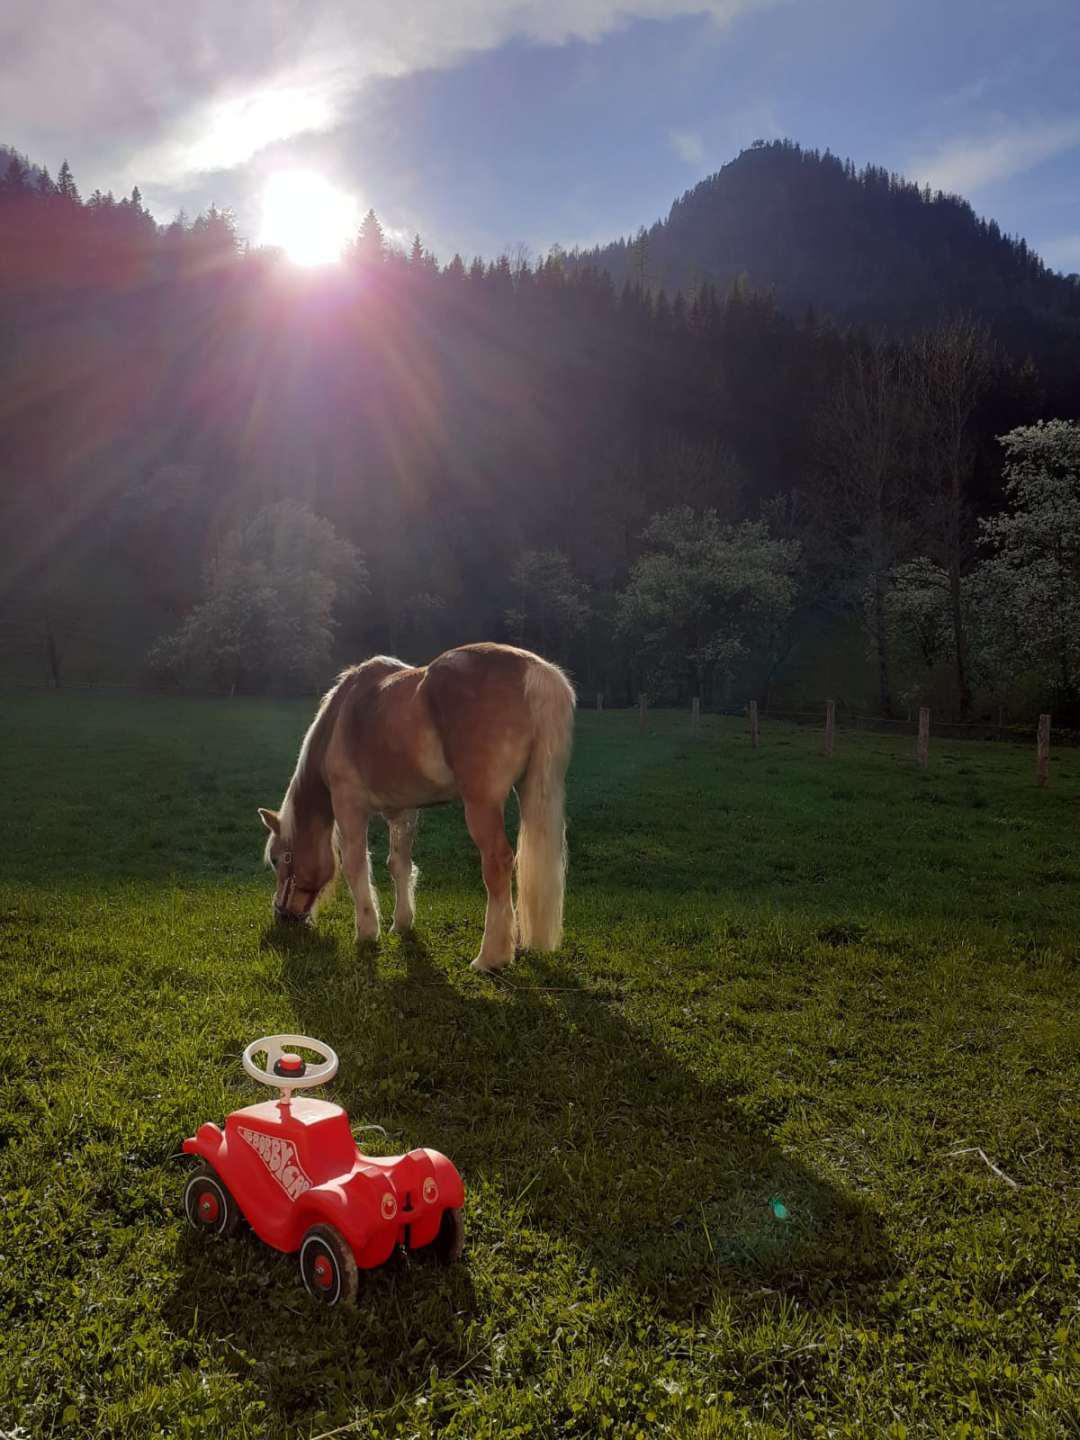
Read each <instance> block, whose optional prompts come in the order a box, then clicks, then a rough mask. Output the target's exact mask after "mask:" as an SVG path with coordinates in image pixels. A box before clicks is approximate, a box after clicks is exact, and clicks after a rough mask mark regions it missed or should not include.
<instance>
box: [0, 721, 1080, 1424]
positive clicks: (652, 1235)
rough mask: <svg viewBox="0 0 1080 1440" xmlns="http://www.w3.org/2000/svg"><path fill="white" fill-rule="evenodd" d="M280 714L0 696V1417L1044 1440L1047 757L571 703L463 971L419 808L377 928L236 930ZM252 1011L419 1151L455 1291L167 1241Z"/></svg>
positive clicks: (235, 1089)
mask: <svg viewBox="0 0 1080 1440" xmlns="http://www.w3.org/2000/svg"><path fill="white" fill-rule="evenodd" d="M310 710H311V707H310V706H309V705H301V704H270V703H265V704H260V703H254V702H250V703H249V702H242V701H234V702H228V703H212V702H204V701H190V702H177V701H156V700H150V699H147V700H131V699H124V700H108V699H101V700H95V699H87V698H73V699H65V698H64V697H62V696H61V697H55V698H53V697H32V698H15V699H11V698H8V699H3V700H0V742H2V754H3V758H4V788H5V791H6V807H5V811H6V814H5V818H6V824H5V827H4V837H5V838H4V853H3V860H2V864H0V957H2V966H0V1006H2V1027H0V1030H2V1036H3V1050H2V1053H0V1257H2V1263H0V1436H3V1437H12V1436H16V1437H35V1440H36V1437H38V1436H52V1435H56V1436H59V1435H64V1436H67V1435H71V1436H95V1437H129V1436H130V1437H136V1436H137V1437H149V1436H162V1437H170V1440H171V1437H174V1436H180V1437H192V1436H198V1437H207V1440H209V1437H230V1440H231V1437H263V1436H265V1437H280V1436H285V1435H289V1436H298V1437H300V1436H303V1437H315V1436H326V1435H329V1434H334V1435H350V1436H353V1435H355V1436H396V1435H400V1436H418V1437H419V1436H434V1435H439V1436H462V1437H470V1440H472V1437H493V1440H494V1437H499V1440H504V1437H512V1436H530V1437H531V1436H540V1437H547V1436H551V1437H555V1436H581V1437H593V1436H637V1435H641V1436H644V1437H652V1436H667V1435H671V1436H699V1437H721V1436H729V1435H730V1436H736V1435H738V1436H756V1437H762V1440H764V1437H779V1436H789V1435H790V1436H799V1437H816V1436H822V1437H824V1436H842V1435H857V1436H873V1437H877V1436H887V1437H900V1436H923V1435H926V1436H938V1435H940V1436H946V1435H947V1436H955V1437H963V1436H967V1437H975V1436H984V1435H985V1436H998V1437H1010V1440H1011V1437H1043V1436H1047V1437H1049V1436H1061V1435H1072V1434H1077V1433H1080V1310H1078V1286H1077V1260H1078V1242H1080V1211H1078V1206H1080V1187H1078V1184H1077V1171H1076V1161H1077V1156H1078V1150H1080V1139H1078V1135H1080V1128H1078V1122H1080V1018H1078V1003H1077V1002H1078V1000H1080V971H1078V957H1077V935H1078V930H1077V912H1076V902H1077V894H1078V886H1080V846H1078V840H1077V822H1078V820H1080V753H1077V752H1067V753H1064V754H1062V755H1061V756H1060V757H1059V758H1056V759H1055V761H1054V763H1053V768H1052V786H1051V788H1050V790H1048V791H1046V792H1039V791H1037V790H1036V789H1035V787H1034V785H1033V783H1032V780H1033V757H1032V755H1030V754H1029V752H1028V751H1027V750H1026V749H1017V748H1013V747H1010V746H996V745H991V744H976V743H968V744H967V745H962V744H955V745H951V746H946V745H939V746H936V747H935V750H934V754H933V759H932V764H931V768H930V770H929V771H928V772H927V773H926V774H922V773H919V772H918V771H917V770H916V769H915V767H914V766H913V765H912V763H911V758H910V741H909V740H904V741H902V742H899V741H892V740H883V739H880V738H877V737H861V738H852V737H847V736H842V737H841V738H840V741H839V744H838V750H837V754H836V756H835V757H834V758H833V760H832V761H825V760H824V759H822V758H821V757H820V756H819V755H818V754H817V747H818V742H819V736H818V735H817V734H816V733H811V732H804V731H799V730H796V729H793V728H787V727H780V726H771V727H770V726H768V725H766V726H765V728H764V732H763V744H762V748H761V750H760V751H758V752H757V753H754V752H752V751H751V750H750V748H749V746H748V744H747V742H746V740H745V737H744V734H743V727H742V725H741V724H739V723H737V722H735V721H717V720H709V721H706V724H705V729H704V733H703V735H702V736H701V737H700V738H699V739H694V738H692V737H691V736H690V734H689V731H688V725H687V721H686V717H684V716H674V715H663V714H658V715H655V716H653V717H652V727H651V730H650V733H649V734H648V735H647V736H645V737H639V735H638V733H637V721H636V716H633V715H626V714H606V715H599V716H598V715H595V714H590V713H585V714H582V715H581V716H580V720H579V728H578V742H577V749H576V752H575V758H574V763H573V768H572V771H571V779H570V819H571V873H570V888H569V899H568V916H567V922H568V923H567V940H566V944H565V948H564V949H563V951H562V952H561V953H560V954H559V955H557V956H553V957H539V956H525V957H523V958H522V959H521V960H520V961H519V962H518V963H517V964H516V965H515V966H514V967H513V969H512V970H511V971H510V972H509V979H510V981H511V983H512V985H513V987H515V988H509V987H508V986H503V985H500V984H498V983H496V982H493V981H491V980H487V979H483V978H481V977H479V976H476V975H474V974H473V973H472V972H470V971H469V970H468V968H467V961H468V960H469V959H470V958H471V957H472V955H473V954H475V952H476V949H477V947H478V943H479V937H480V930H481V924H482V914H483V906H482V898H483V895H482V889H481V886H480V879H479V866H478V863H477V860H476V857H475V854H474V853H473V851H472V848H471V846H470V845H469V843H468V840H467V837H466V835H465V831H464V825H463V821H462V818H461V815H460V813H459V812H458V811H456V810H453V809H447V810H443V811H438V812H431V813H430V814H428V815H426V816H425V817H424V819H423V821H422V823H421V830H420V836H419V841H418V846H417V859H418V861H419V863H420V866H421V870H422V872H423V873H422V879H421V885H420V891H419V907H418V928H417V932H416V934H415V936H414V937H412V938H409V939H402V938H399V937H387V938H385V939H384V941H383V943H382V945H381V948H380V949H379V951H378V953H377V955H371V954H364V955H359V956H358V955H357V954H356V951H355V948H354V945H353V942H352V939H351V914H350V911H349V906H348V905H347V903H346V902H347V900H348V897H347V894H346V893H345V892H344V891H342V892H341V893H340V894H339V895H338V896H337V898H336V899H335V900H334V902H333V903H332V905H331V906H330V907H328V909H327V910H326V911H325V912H324V913H323V915H322V917H321V918H320V923H319V925H318V927H317V929H315V930H312V931H310V932H306V931H301V932H293V931H286V932H285V933H283V934H278V933H277V932H275V931H274V930H273V929H272V928H271V927H270V926H269V925H268V923H267V922H268V917H269V900H270V881H269V877H268V875H267V874H266V873H265V872H263V871H261V870H260V869H259V864H258V861H259V851H260V845H261V841H260V832H259V825H258V821H257V818H256V816H255V807H256V805H258V804H275V803H276V802H277V801H278V800H279V799H280V796H281V793H282V790H283V789H284V785H285V782H286V780H287V778H288V774H289V771H290V768H291V765H292V761H293V759H294V756H295V752H296V748H297V745H298V742H299V738H300V735H301V734H302V731H303V728H304V726H305V725H306V723H307V720H308V719H309V717H310ZM375 845H376V856H377V872H378V876H379V883H380V889H381V892H382V896H383V910H384V915H386V914H387V913H388V904H387V901H388V892H387V887H386V871H385V865H384V864H383V863H382V861H383V857H384V855H385V832H383V833H381V834H379V833H377V834H376V837H375ZM291 1029H297V1030H301V1031H306V1032H308V1033H313V1034H315V1035H318V1036H321V1037H323V1038H325V1039H326V1040H328V1041H329V1042H330V1043H331V1044H332V1045H333V1046H335V1047H336V1048H337V1049H338V1051H339V1052H340V1054H341V1056H342V1068H341V1072H340V1075H339V1077H338V1079H337V1080H336V1081H335V1082H334V1083H333V1085H332V1086H331V1087H330V1096H331V1098H334V1099H336V1100H339V1101H340V1102H341V1103H343V1104H344V1105H346V1107H347V1108H348V1109H349V1111H350V1114H351V1115H352V1118H353V1120H354V1121H356V1122H362V1121H373V1122H378V1123H380V1124H382V1125H384V1126H385V1127H386V1128H387V1130H388V1131H389V1132H390V1140H391V1144H392V1145H393V1146H395V1147H398V1146H407V1145H411V1144H414V1143H426V1144H429V1145H433V1146H435V1147H437V1148H440V1149H443V1150H445V1151H446V1152H447V1153H448V1154H449V1155H450V1156H451V1157H452V1158H453V1159H454V1160H455V1161H456V1163H457V1164H458V1166H459V1168H460V1169H461V1171H462V1172H463V1174H464V1176H465V1180H466V1186H467V1191H468V1194H467V1205H466V1222H467V1235H468V1248H467V1251H466V1255H465V1259H464V1260H463V1261H462V1263H461V1264H460V1265H459V1266H458V1267H456V1268H454V1269H451V1270H449V1271H441V1270H439V1269H437V1268H435V1267H433V1266H430V1265H427V1264H421V1263H418V1262H415V1261H413V1262H405V1261H402V1262H400V1263H398V1264H396V1265H395V1266H394V1267H392V1268H390V1269H388V1270H387V1271H385V1272H379V1273H377V1274H374V1275H371V1276H369V1277H367V1278H365V1279H364V1281H363V1284H362V1291H361V1299H360V1304H359V1306H358V1308H357V1309H356V1310H355V1312H352V1313H338V1312H324V1311H320V1310H318V1309H316V1308H315V1307H314V1305H313V1303H312V1302H309V1301H308V1299H307V1297H306V1295H305V1293H304V1291H303V1290H302V1288H301V1285H300V1282H299V1278H298V1275H297V1272H296V1267H295V1263H294V1260H293V1259H292V1258H289V1257H284V1256H280V1255H277V1254H275V1253H273V1252H271V1251H268V1250H267V1249H265V1248H263V1247H262V1246H260V1245H259V1244H257V1243H256V1242H255V1241H254V1240H252V1239H251V1238H250V1237H248V1238H241V1239H239V1240H236V1241H232V1242H228V1243H226V1244H222V1245H217V1246H214V1245H207V1244H206V1243H205V1242H204V1241H202V1240H201V1239H200V1237H198V1236H196V1235H194V1234H193V1233H192V1232H190V1231H188V1230H187V1229H186V1227H185V1225H184V1224H183V1222H182V1219H181V1213H180V1198H181V1193H182V1188H183V1176H184V1171H183V1166H182V1164H181V1162H180V1161H179V1160H178V1158H177V1156H178V1152H179V1148H180V1141H181V1139H182V1138H183V1136H185V1135H187V1134H191V1133H192V1132H193V1131H194V1129H195V1127H196V1126H197V1125H198V1124H199V1123H200V1122H201V1121H203V1120H206V1119H214V1120H220V1118H221V1117H222V1115H223V1114H224V1113H225V1112H226V1111H228V1110H230V1109H233V1108H235V1107H236V1106H237V1105H240V1104H246V1103H249V1102H250V1101H252V1100H253V1099H255V1098H257V1097H256V1096H255V1094H254V1087H253V1086H251V1085H249V1084H248V1083H246V1082H245V1081H244V1079H243V1076H242V1072H241V1070H240V1066H239V1060H238V1056H239V1052H240V1050H241V1048H242V1047H243V1045H244V1044H245V1043H246V1041H248V1040H250V1039H252V1038H254V1037H255V1036H257V1035H260V1034H264V1033H268V1032H273V1031H276V1030H291ZM971 1147H981V1148H982V1150H983V1151H985V1153H986V1156H987V1157H988V1158H989V1160H990V1161H992V1162H993V1163H994V1164H995V1165H996V1166H997V1167H999V1169H1000V1170H1001V1171H1002V1172H1004V1174H1005V1175H1007V1176H1009V1177H1011V1178H1012V1179H1013V1180H1014V1181H1016V1182H1017V1185H1018V1188H1015V1189H1014V1188H1013V1187H1012V1186H1010V1185H1009V1184H1008V1183H1006V1181H1005V1180H1003V1179H1001V1178H999V1176H998V1175H996V1174H995V1173H994V1172H993V1171H992V1170H991V1169H990V1168H989V1167H988V1166H987V1165H986V1164H984V1163H983V1161H982V1160H981V1159H980V1158H979V1156H978V1155H974V1154H968V1155H959V1156H952V1155H951V1154H950V1152H953V1151H957V1150H966V1149H969V1148H971ZM777 1201H779V1204H777V1203H775V1202H777ZM778 1210H779V1211H780V1216H779V1217H778V1214H777V1211H778ZM785 1212H786V1216H787V1218H782V1217H783V1215H784V1213H785Z"/></svg>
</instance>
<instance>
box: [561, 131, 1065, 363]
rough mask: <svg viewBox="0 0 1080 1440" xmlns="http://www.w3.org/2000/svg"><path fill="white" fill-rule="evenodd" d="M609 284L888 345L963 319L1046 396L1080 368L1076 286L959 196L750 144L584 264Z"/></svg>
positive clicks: (813, 154)
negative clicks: (831, 323)
mask: <svg viewBox="0 0 1080 1440" xmlns="http://www.w3.org/2000/svg"><path fill="white" fill-rule="evenodd" d="M581 258H582V261H583V263H586V264H589V265H600V266H602V267H603V268H604V269H606V270H607V271H609V273H610V274H611V275H612V277H613V278H614V280H615V281H616V283H617V284H621V283H623V282H624V281H631V282H640V281H642V280H645V281H646V282H647V283H649V284H650V285H652V286H654V287H660V288H666V289H667V290H669V291H674V290H683V291H686V292H689V291H692V290H693V289H695V288H696V287H697V286H699V285H700V284H701V283H702V282H703V281H708V282H710V283H711V284H713V285H717V286H719V287H720V288H721V289H725V288H726V287H727V286H728V285H730V284H731V283H732V282H733V281H735V280H738V279H740V278H741V279H742V280H743V282H744V283H745V284H747V285H749V286H750V287H751V288H752V289H755V290H767V291H771V292H772V293H773V294H774V295H775V297H776V301H777V303H778V304H779V305H780V306H781V307H782V308H783V309H784V310H786V311H788V312H789V313H790V314H793V315H796V316H798V315H801V314H803V313H804V312H805V311H806V310H807V309H813V310H817V311H825V312H827V313H828V314H830V315H832V316H834V317H835V318H837V319H846V320H854V321H857V322H860V323H863V324H867V325H872V326H882V327H885V328H887V329H889V330H890V331H892V332H894V333H900V332H902V331H906V330H911V329H913V328H917V327H919V326H923V325H928V324H933V323H934V322H935V321H937V320H939V319H940V318H941V317H942V315H945V314H950V313H955V312H956V311H957V310H964V311H967V312H969V313H971V314H975V315H978V316H980V317H981V318H983V319H985V320H987V321H989V322H990V323H991V325H992V327H993V329H994V332H995V334H996V335H997V336H998V337H999V338H1000V339H1001V340H1002V341H1003V343H1005V344H1006V345H1007V346H1009V348H1010V349H1012V350H1014V351H1016V352H1018V353H1021V354H1023V353H1027V352H1028V351H1031V352H1033V353H1035V354H1036V356H1037V358H1038V359H1039V361H1040V364H1041V366H1042V368H1043V370H1044V372H1045V378H1046V379H1047V381H1048V382H1050V383H1051V384H1052V385H1053V386H1054V387H1055V388H1057V387H1062V388H1064V387H1068V386H1071V385H1072V377H1073V375H1074V374H1075V371H1076V364H1077V359H1078V356H1080V276H1075V275H1072V276H1062V275H1058V274H1056V273H1055V272H1053V271H1052V270H1049V269H1048V268H1047V267H1046V265H1045V264H1044V263H1043V261H1042V260H1041V259H1040V258H1039V256H1038V255H1036V254H1035V253H1034V252H1033V251H1032V250H1030V249H1029V248H1028V245H1027V242H1026V241H1025V240H1024V239H1023V238H1022V237H1020V236H1009V235H1004V234H1002V232H1001V230H1000V228H999V227H998V225H997V223H996V222H995V221H994V220H992V219H981V218H979V217H978V216H977V215H976V214H975V212H974V210H973V209H972V207H971V205H970V204H969V203H968V202H967V201H966V200H965V199H963V198H962V197H961V196H959V195H948V194H943V193H942V192H941V191H937V192H931V191H930V190H929V188H927V187H922V188H920V186H919V185H917V184H915V183H914V182H912V181H910V180H907V179H905V178H904V177H903V176H899V175H896V174H893V173H890V172H889V171H887V170H883V169H881V168H880V167H878V166H867V167H866V168H865V169H863V170H858V171H857V170H856V169H855V167H854V165H853V164H852V163H851V161H850V160H848V161H842V160H840V159H838V158H837V157H836V156H835V155H831V154H829V153H828V152H826V153H825V154H821V153H820V152H819V151H816V150H804V149H803V148H802V147H801V146H799V145H796V144H794V143H793V142H792V141H790V140H778V141H774V142H770V143H768V144H766V143H764V142H761V141H759V142H758V143H757V144H755V145H754V146H752V147H751V148H750V149H748V150H744V151H743V152H742V154H741V155H739V156H738V157H737V158H736V159H734V160H732V161H731V162H730V164H728V165H725V166H724V167H723V169H722V170H720V171H719V172H718V173H717V174H715V175H712V176H710V177H709V178H708V179H707V180H703V181H702V182H701V183H700V184H699V185H696V186H695V187H694V188H693V189H692V190H689V191H687V192H686V194H684V195H683V196H681V197H680V198H679V199H678V200H676V201H675V202H674V204H673V205H672V207H671V211H670V213H669V215H668V216H667V218H666V219H665V220H661V221H657V223H656V224H654V225H652V226H651V227H650V228H648V229H645V228H642V229H641V230H640V231H639V232H638V234H637V236H636V237H635V238H632V239H624V240H619V241H616V242H615V243H614V244H611V245H607V246H603V247H599V248H597V249H595V250H592V251H589V252H586V253H585V254H584V255H583V256H582V257H581Z"/></svg>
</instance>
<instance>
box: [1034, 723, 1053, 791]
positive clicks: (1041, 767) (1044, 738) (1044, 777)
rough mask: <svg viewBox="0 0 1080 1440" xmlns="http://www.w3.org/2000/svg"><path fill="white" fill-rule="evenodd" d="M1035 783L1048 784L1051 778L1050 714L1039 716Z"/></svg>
mask: <svg viewBox="0 0 1080 1440" xmlns="http://www.w3.org/2000/svg"><path fill="white" fill-rule="evenodd" d="M1035 755H1036V759H1035V783H1036V785H1046V784H1047V783H1048V781H1049V779H1050V716H1049V715H1040V716H1039V736H1038V741H1037V744H1036V751H1035Z"/></svg>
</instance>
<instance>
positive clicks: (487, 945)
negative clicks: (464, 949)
mask: <svg viewBox="0 0 1080 1440" xmlns="http://www.w3.org/2000/svg"><path fill="white" fill-rule="evenodd" d="M465 823H466V825H468V827H469V834H470V835H471V836H472V838H473V841H474V842H475V844H476V848H477V849H478V850H479V851H480V861H481V864H482V866H483V871H484V886H485V888H486V889H487V914H486V915H485V917H484V939H483V941H482V943H481V945H480V954H479V955H477V957H476V959H475V960H474V961H473V962H472V968H473V969H474V970H485V971H494V970H502V969H503V968H504V967H505V966H506V965H509V963H510V961H511V960H512V959H513V958H514V935H515V924H514V900H513V894H512V891H511V879H512V876H513V873H514V852H513V851H512V850H511V849H510V842H509V840H507V838H506V827H505V825H504V824H503V807H502V805H499V804H496V803H494V802H491V801H485V802H476V801H470V800H466V801H465Z"/></svg>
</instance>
